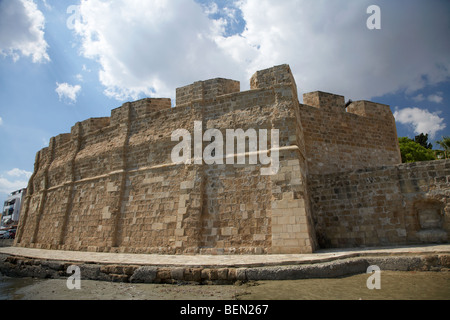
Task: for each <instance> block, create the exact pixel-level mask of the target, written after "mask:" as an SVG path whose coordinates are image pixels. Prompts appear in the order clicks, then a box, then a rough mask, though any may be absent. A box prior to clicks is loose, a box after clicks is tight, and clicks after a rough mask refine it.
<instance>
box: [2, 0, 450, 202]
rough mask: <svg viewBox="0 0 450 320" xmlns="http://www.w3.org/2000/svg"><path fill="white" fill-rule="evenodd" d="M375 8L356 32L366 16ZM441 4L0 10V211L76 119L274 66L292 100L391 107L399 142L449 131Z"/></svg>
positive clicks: (46, 1)
mask: <svg viewBox="0 0 450 320" xmlns="http://www.w3.org/2000/svg"><path fill="white" fill-rule="evenodd" d="M373 4H375V5H378V6H379V7H380V9H381V29H380V30H369V29H368V28H367V25H366V21H367V19H368V18H369V17H370V14H368V13H367V8H368V7H369V6H370V5H373ZM449 9H450V3H449V2H448V1H445V0H431V1H420V0H397V1H388V0H383V1H376V0H373V1H365V0H345V1H344V0H328V1H326V0H324V1H311V0H284V1H269V0H241V1H212V0H198V1H194V0H170V1H165V0H158V1H156V0H155V1H148V0H116V1H104V0H89V1H85V0H63V1H61V0H0V147H1V150H2V152H1V160H0V201H2V200H4V198H5V197H6V195H7V193H9V192H12V191H14V190H15V189H18V188H21V187H25V186H26V184H27V180H28V178H29V176H30V175H31V172H32V171H33V164H34V159H35V154H36V152H37V151H38V150H40V149H41V148H43V147H45V146H47V145H48V142H49V139H50V138H51V137H52V136H56V135H58V134H60V133H65V132H70V129H71V127H72V126H73V125H74V124H75V123H76V122H78V121H82V120H85V119H88V118H91V117H104V116H109V115H110V111H111V109H113V108H116V107H119V106H120V105H121V104H122V103H124V102H126V101H132V100H136V99H140V98H143V97H169V98H172V99H173V100H172V101H173V103H175V101H174V100H175V89H176V88H177V87H181V86H184V85H187V84H190V83H192V82H194V81H198V80H206V79H210V78H215V77H224V78H230V79H235V80H239V81H240V82H241V90H247V89H249V84H248V83H249V79H250V77H251V75H252V74H253V73H254V72H255V71H257V70H261V69H265V68H268V67H272V66H274V65H279V64H284V63H287V64H289V65H290V66H291V69H292V70H293V72H294V75H295V78H296V81H297V86H298V89H299V93H300V95H301V94H303V93H305V92H310V91H315V90H322V91H327V92H332V93H337V94H342V95H345V96H346V99H352V100H358V99H366V100H372V101H376V102H380V103H385V104H388V105H390V106H391V108H392V111H393V112H394V113H395V116H396V120H397V130H398V134H399V136H409V137H411V138H412V137H414V135H416V134H418V133H420V132H424V133H429V134H430V136H431V137H432V139H431V140H432V141H433V142H434V141H435V140H437V139H440V138H441V137H442V136H443V135H447V136H449V135H450V126H449V125H448V123H449V119H450V108H449V101H450V41H448V35H449V34H450V19H448V12H450V10H449Z"/></svg>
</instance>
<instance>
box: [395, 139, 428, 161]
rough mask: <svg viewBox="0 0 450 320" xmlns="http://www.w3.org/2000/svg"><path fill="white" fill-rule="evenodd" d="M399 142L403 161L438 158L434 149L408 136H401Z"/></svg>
mask: <svg viewBox="0 0 450 320" xmlns="http://www.w3.org/2000/svg"><path fill="white" fill-rule="evenodd" d="M398 142H399V144H400V152H401V154H402V162H403V163H408V162H417V161H430V160H436V158H435V156H434V153H433V151H432V150H430V149H427V148H425V147H423V146H422V145H420V144H419V143H417V142H415V141H413V140H411V139H409V138H407V137H403V138H399V139H398Z"/></svg>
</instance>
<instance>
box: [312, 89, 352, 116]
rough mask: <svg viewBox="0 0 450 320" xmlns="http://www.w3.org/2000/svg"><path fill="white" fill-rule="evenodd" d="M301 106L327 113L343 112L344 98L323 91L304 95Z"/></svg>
mask: <svg viewBox="0 0 450 320" xmlns="http://www.w3.org/2000/svg"><path fill="white" fill-rule="evenodd" d="M303 104H306V105H308V106H312V107H316V108H321V109H323V110H328V111H335V112H345V98H344V96H340V95H337V94H332V93H328V92H323V91H315V92H310V93H305V94H304V95H303Z"/></svg>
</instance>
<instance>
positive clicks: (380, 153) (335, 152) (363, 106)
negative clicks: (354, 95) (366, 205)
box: [300, 92, 402, 174]
mask: <svg viewBox="0 0 450 320" xmlns="http://www.w3.org/2000/svg"><path fill="white" fill-rule="evenodd" d="M303 103H304V104H303V105H300V118H301V122H302V125H303V131H304V137H305V146H306V155H307V156H306V157H307V163H308V170H309V174H319V173H322V174H323V173H333V172H343V171H348V170H352V169H359V168H367V167H373V166H380V165H395V164H400V163H401V162H402V160H401V155H400V151H399V145H398V137H397V130H396V126H395V119H394V116H393V115H392V112H391V110H390V108H389V106H387V105H382V104H376V103H373V102H369V101H357V102H353V103H352V104H350V105H349V106H348V108H347V110H346V107H345V100H344V97H343V96H338V95H334V94H329V93H325V92H313V93H308V94H305V95H304V97H303Z"/></svg>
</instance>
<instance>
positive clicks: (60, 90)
mask: <svg viewBox="0 0 450 320" xmlns="http://www.w3.org/2000/svg"><path fill="white" fill-rule="evenodd" d="M55 91H56V93H57V94H58V96H59V100H66V101H68V102H69V103H75V102H77V95H78V93H79V92H80V91H81V86H80V85H75V86H72V85H70V84H68V83H58V82H57V83H56V90H55Z"/></svg>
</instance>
